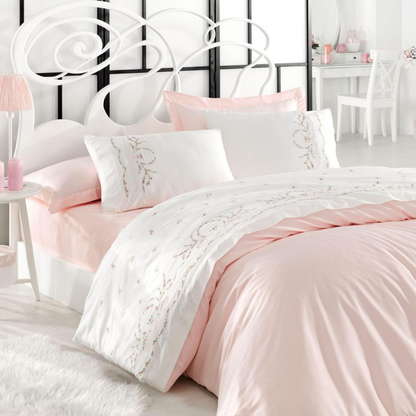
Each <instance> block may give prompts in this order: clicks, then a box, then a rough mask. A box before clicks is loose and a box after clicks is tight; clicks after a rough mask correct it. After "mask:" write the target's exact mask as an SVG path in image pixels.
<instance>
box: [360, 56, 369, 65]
mask: <svg viewBox="0 0 416 416" xmlns="http://www.w3.org/2000/svg"><path fill="white" fill-rule="evenodd" d="M369 59H370V54H369V53H362V54H361V62H362V63H363V64H367V63H368V60H369Z"/></svg>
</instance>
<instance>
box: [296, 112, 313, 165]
mask: <svg viewBox="0 0 416 416" xmlns="http://www.w3.org/2000/svg"><path fill="white" fill-rule="evenodd" d="M294 123H295V124H296V125H298V128H297V130H296V131H295V132H294V133H293V138H294V140H293V143H294V144H295V146H296V147H297V148H299V149H301V150H303V151H304V153H303V155H301V156H299V158H301V159H305V160H304V162H303V163H304V164H305V166H306V168H307V169H308V170H313V169H315V165H314V162H313V159H315V158H316V156H315V140H314V139H315V138H314V132H313V128H312V127H311V125H310V123H309V122H308V120H307V118H306V115H305V114H303V113H302V114H299V116H298V117H297V118H296V121H295V122H294ZM299 137H300V140H299Z"/></svg>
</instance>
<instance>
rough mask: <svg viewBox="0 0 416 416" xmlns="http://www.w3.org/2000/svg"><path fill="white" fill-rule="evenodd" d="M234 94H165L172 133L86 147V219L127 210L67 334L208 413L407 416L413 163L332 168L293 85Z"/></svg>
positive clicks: (414, 266) (318, 119)
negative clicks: (203, 400)
mask: <svg viewBox="0 0 416 416" xmlns="http://www.w3.org/2000/svg"><path fill="white" fill-rule="evenodd" d="M228 100H230V99H228ZM231 100H234V101H227V99H221V100H218V101H216V100H215V99H214V100H210V99H202V98H197V97H190V96H185V95H182V94H179V93H165V101H166V103H167V107H168V110H169V113H170V115H171V119H172V121H173V123H174V125H175V129H176V130H177V132H176V133H171V134H154V135H137V136H120V137H93V136H89V137H86V138H85V141H86V144H87V147H88V150H89V152H90V155H91V159H88V158H87V159H88V162H86V161H84V163H86V164H88V165H89V166H91V163H93V165H94V166H95V168H96V171H95V173H94V174H93V175H91V177H93V176H94V175H95V176H94V178H95V179H91V181H90V185H89V186H88V187H93V186H94V183H95V184H96V181H97V178H96V175H98V178H99V183H100V195H101V202H99V201H98V202H95V203H94V204H95V211H97V207H98V205H99V204H100V203H101V207H102V211H103V212H105V213H106V215H104V214H101V215H103V216H104V217H106V218H114V219H116V218H120V216H122V215H126V214H128V215H131V217H129V221H128V224H127V225H126V226H125V228H124V229H123V230H122V231H121V232H120V234H119V235H118V237H117V238H116V239H115V241H114V243H113V244H112V245H111V248H110V249H109V250H108V252H107V253H106V254H105V256H104V258H103V260H102V261H101V263H100V266H99V267H98V270H97V273H96V275H95V278H94V282H93V286H92V288H91V291H90V293H89V296H88V298H87V301H86V305H85V313H84V315H83V317H82V320H81V323H80V325H79V328H78V330H77V333H76V335H75V339H76V340H77V341H79V342H81V343H83V344H84V345H86V346H88V347H90V348H92V349H94V350H95V351H97V352H98V353H99V354H101V355H103V356H104V357H105V358H106V359H108V360H109V361H111V362H113V363H115V364H117V365H118V366H120V367H121V368H123V369H125V370H126V371H128V372H130V373H132V374H134V375H135V376H136V377H137V378H138V379H139V380H140V381H142V382H145V383H147V384H149V385H151V386H153V387H155V388H156V389H158V390H160V391H163V392H165V391H168V390H169V389H170V388H171V386H172V385H173V384H174V383H175V381H176V380H177V378H178V377H180V376H181V375H182V374H185V375H186V376H188V377H191V378H192V379H194V380H195V381H196V382H197V383H199V384H201V385H203V386H205V387H206V388H207V389H208V390H210V391H211V392H213V393H214V394H215V395H217V396H218V413H217V414H218V415H220V416H232V415H239V416H252V415H259V416H269V415H270V416H272V415H279V414H282V415H285V416H301V415H302V416H304V415H308V416H333V415H337V416H381V415H382V416H387V415H388V416H392V415H395V416H396V415H397V416H408V415H413V414H416V306H415V305H416V281H415V279H416V249H415V247H416V171H415V170H413V169H388V168H364V167H354V168H340V167H339V164H338V161H337V158H336V152H335V140H334V131H333V125H332V117H331V114H330V112H329V111H328V110H324V111H321V112H310V113H308V112H305V111H304V110H305V108H304V91H303V90H302V89H297V90H293V91H289V92H285V93H284V94H283V95H279V94H275V95H273V96H265V97H253V98H249V99H231ZM70 162H71V161H69V162H68V163H70ZM72 163H74V164H76V161H75V162H74V161H73V162H72ZM38 174H39V173H38ZM52 185H53V184H52ZM55 185H56V184H55ZM51 187H53V186H51ZM84 191H85V190H84ZM79 192H80V193H82V192H83V191H81V190H79ZM61 194H62V193H60V192H55V193H51V192H50V193H49V194H48V196H49V197H50V195H54V196H55V197H56V198H62V199H65V198H66V200H68V195H66V196H62V195H61ZM41 198H42V196H41ZM96 199H98V198H96ZM37 202H39V203H41V204H44V205H46V204H51V199H50V198H49V199H48V198H47V197H46V196H43V202H40V201H37ZM87 202H89V204H87V205H86V206H85V207H87V206H90V205H91V204H92V202H91V201H85V200H84V203H87ZM61 205H62V206H64V205H65V204H61ZM56 206H58V205H56ZM73 209H74V207H68V206H66V207H65V208H62V209H61V211H59V212H58V213H55V214H53V215H52V216H59V215H63V213H67V214H68V213H70V212H71V210H73ZM138 213H140V215H138ZM48 215H51V214H48Z"/></svg>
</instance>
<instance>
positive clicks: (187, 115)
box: [163, 88, 306, 131]
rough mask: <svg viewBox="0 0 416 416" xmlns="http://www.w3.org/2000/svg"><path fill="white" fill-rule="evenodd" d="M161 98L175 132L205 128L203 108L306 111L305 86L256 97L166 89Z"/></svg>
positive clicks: (249, 110) (244, 110)
mask: <svg viewBox="0 0 416 416" xmlns="http://www.w3.org/2000/svg"><path fill="white" fill-rule="evenodd" d="M163 97H164V100H165V103H166V107H167V109H168V112H169V115H170V118H171V120H172V123H173V126H174V127H175V130H176V131H183V130H203V129H206V124H205V120H204V117H203V115H202V111H203V110H213V109H214V110H219V111H230V112H246V113H247V112H250V113H255V112H257V113H258V112H272V113H274V112H287V111H306V94H305V89H304V88H296V89H294V90H290V91H284V92H280V93H277V94H271V95H259V96H256V97H240V98H205V97H196V96H193V95H187V94H181V93H179V92H173V91H165V92H164V93H163ZM293 100H295V102H294V101H293Z"/></svg>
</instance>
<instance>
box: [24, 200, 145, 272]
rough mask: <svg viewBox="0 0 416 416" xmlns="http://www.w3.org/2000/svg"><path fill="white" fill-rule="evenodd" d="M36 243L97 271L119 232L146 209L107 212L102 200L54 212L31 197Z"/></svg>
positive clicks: (31, 215)
mask: <svg viewBox="0 0 416 416" xmlns="http://www.w3.org/2000/svg"><path fill="white" fill-rule="evenodd" d="M27 208H28V215H29V222H30V231H31V235H32V241H33V245H34V246H35V247H36V248H37V249H39V250H42V251H45V252H46V253H49V254H51V255H52V256H54V257H56V258H58V259H61V260H64V261H66V262H68V263H71V264H74V265H75V266H77V267H80V268H82V269H85V270H89V271H91V272H93V273H95V272H96V271H97V269H98V266H99V265H100V263H101V261H102V259H103V257H104V256H105V254H106V253H107V251H108V250H109V249H110V247H111V244H113V243H114V241H115V240H116V238H117V236H118V235H119V233H120V232H121V231H122V230H123V228H124V227H125V226H126V225H127V224H129V223H130V222H131V221H132V220H133V219H134V218H136V217H137V215H140V214H141V213H143V212H144V211H146V209H141V210H135V211H127V212H121V213H119V214H114V215H105V214H103V211H102V209H101V201H95V202H91V203H89V204H83V205H77V206H73V207H70V208H65V209H62V210H60V211H59V212H57V213H56V214H53V215H52V214H51V213H50V212H49V210H48V206H47V205H46V204H45V203H44V202H43V201H41V200H39V199H37V198H29V199H28V200H27Z"/></svg>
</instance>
